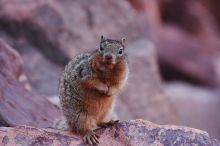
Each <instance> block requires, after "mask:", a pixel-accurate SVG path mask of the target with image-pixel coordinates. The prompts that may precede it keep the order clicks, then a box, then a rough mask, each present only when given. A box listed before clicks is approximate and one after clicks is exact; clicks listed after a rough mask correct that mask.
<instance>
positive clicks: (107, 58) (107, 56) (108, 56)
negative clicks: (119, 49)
mask: <svg viewBox="0 0 220 146" xmlns="http://www.w3.org/2000/svg"><path fill="white" fill-rule="evenodd" d="M105 59H106V60H112V59H113V55H111V54H106V55H105Z"/></svg>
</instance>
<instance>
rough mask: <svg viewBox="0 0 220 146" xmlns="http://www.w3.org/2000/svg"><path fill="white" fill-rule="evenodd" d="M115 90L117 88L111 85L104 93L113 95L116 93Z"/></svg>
mask: <svg viewBox="0 0 220 146" xmlns="http://www.w3.org/2000/svg"><path fill="white" fill-rule="evenodd" d="M117 92H118V89H117V88H115V87H114V86H113V87H110V88H109V89H108V92H107V93H106V95H107V96H113V95H115V94H117Z"/></svg>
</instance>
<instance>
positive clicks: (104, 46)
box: [98, 36, 126, 69]
mask: <svg viewBox="0 0 220 146" xmlns="http://www.w3.org/2000/svg"><path fill="white" fill-rule="evenodd" d="M124 43H125V39H121V40H112V39H106V38H104V37H103V36H101V42H100V47H99V50H98V51H99V54H100V55H101V58H102V59H101V60H100V61H101V63H102V64H103V65H104V66H105V67H106V68H108V69H112V68H113V67H114V65H115V64H117V63H118V62H119V61H122V60H124V59H125V57H126V53H125V51H124V50H125V46H124Z"/></svg>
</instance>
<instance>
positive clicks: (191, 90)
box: [164, 82, 220, 139]
mask: <svg viewBox="0 0 220 146" xmlns="http://www.w3.org/2000/svg"><path fill="white" fill-rule="evenodd" d="M164 87H165V91H166V93H167V95H168V97H169V98H170V99H171V101H172V103H173V105H174V106H175V109H176V110H177V112H178V115H179V119H180V123H179V124H180V125H185V126H190V127H194V128H198V129H201V130H205V131H207V132H208V133H209V134H210V135H211V136H213V137H215V138H218V139H219V138H220V126H219V123H220V116H219V114H218V111H219V110H220V107H219V104H220V98H219V97H220V95H219V93H218V92H217V91H216V90H213V89H209V88H205V87H197V86H192V85H189V84H186V83H181V82H172V83H168V84H165V86H164Z"/></svg>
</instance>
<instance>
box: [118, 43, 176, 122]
mask: <svg viewBox="0 0 220 146" xmlns="http://www.w3.org/2000/svg"><path fill="white" fill-rule="evenodd" d="M126 49H127V52H128V56H129V67H130V74H129V78H128V83H127V84H126V86H125V89H124V90H123V92H122V94H121V95H120V97H119V98H118V100H120V102H119V104H120V103H121V104H120V106H119V107H116V109H117V113H118V114H119V118H121V119H134V118H144V119H147V120H150V121H153V122H156V123H160V124H168V123H169V124H170V123H176V122H177V115H176V113H175V110H174V108H173V106H172V104H171V103H170V101H169V99H168V98H167V95H166V94H165V93H164V90H163V87H162V83H161V80H160V75H159V72H158V66H157V61H156V52H155V48H154V45H153V44H152V43H151V42H150V41H148V40H145V39H142V40H139V41H136V42H134V43H132V44H128V45H127V48H126ZM121 105H124V106H121ZM120 107H123V108H120ZM121 109H123V110H121ZM122 111H123V112H122ZM126 113H127V114H126ZM128 115H129V116H128ZM131 116H132V117H131Z"/></svg>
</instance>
